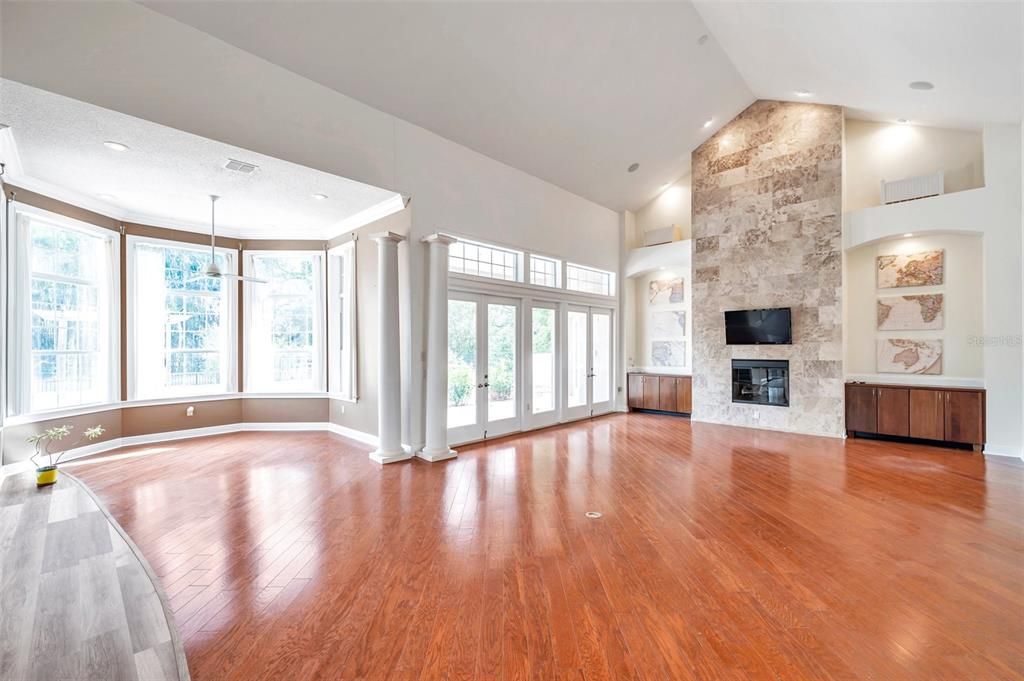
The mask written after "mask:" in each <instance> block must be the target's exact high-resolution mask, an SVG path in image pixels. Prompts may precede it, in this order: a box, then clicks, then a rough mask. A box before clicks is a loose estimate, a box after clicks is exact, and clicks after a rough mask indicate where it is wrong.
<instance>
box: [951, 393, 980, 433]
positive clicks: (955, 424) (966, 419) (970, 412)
mask: <svg viewBox="0 0 1024 681" xmlns="http://www.w3.org/2000/svg"><path fill="white" fill-rule="evenodd" d="M945 411H946V424H945V425H946V437H945V439H946V440H949V441H950V442H963V443H966V444H973V445H977V444H980V443H982V442H984V441H985V395H984V393H979V392H965V391H962V390H956V391H954V390H947V391H946V409H945Z"/></svg>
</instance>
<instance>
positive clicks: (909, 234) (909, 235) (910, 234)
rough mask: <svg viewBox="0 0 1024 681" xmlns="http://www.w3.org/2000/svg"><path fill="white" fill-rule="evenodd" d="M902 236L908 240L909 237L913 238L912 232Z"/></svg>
mask: <svg viewBox="0 0 1024 681" xmlns="http://www.w3.org/2000/svg"><path fill="white" fill-rule="evenodd" d="M903 236H904V237H906V238H907V239H909V238H910V237H912V236H914V233H913V232H907V233H906V234H904V235H903Z"/></svg>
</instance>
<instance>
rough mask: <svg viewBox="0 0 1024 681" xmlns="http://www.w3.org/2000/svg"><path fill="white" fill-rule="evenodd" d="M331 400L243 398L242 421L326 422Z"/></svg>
mask: <svg viewBox="0 0 1024 681" xmlns="http://www.w3.org/2000/svg"><path fill="white" fill-rule="evenodd" d="M328 402H329V400H328V399H327V398H324V397H310V398H288V399H280V400H278V399H274V398H256V399H249V400H242V421H243V422H245V423H326V422H327V420H328V415H329V412H330V407H329V406H328V404H327V403H328Z"/></svg>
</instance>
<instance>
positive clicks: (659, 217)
mask: <svg viewBox="0 0 1024 681" xmlns="http://www.w3.org/2000/svg"><path fill="white" fill-rule="evenodd" d="M671 225H679V227H680V228H681V231H682V237H681V238H682V239H689V238H690V176H689V175H685V176H683V177H681V178H679V179H678V180H676V181H675V182H673V183H672V186H670V187H669V188H667V189H666V190H665V191H663V192H661V193H660V194H658V196H656V197H654V198H653V199H652V200H651V201H650V202H649V203H648V204H647V205H646V206H644V207H643V208H641V209H640V210H638V211H636V226H637V232H639V238H640V242H641V243H640V244H637V245H638V246H639V245H643V244H642V242H643V235H644V233H645V232H649V231H651V230H652V229H661V228H662V227H669V226H671Z"/></svg>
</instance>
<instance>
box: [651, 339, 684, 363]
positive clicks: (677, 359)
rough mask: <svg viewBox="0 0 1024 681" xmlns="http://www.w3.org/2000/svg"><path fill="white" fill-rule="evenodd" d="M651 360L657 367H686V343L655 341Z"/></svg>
mask: <svg viewBox="0 0 1024 681" xmlns="http://www.w3.org/2000/svg"><path fill="white" fill-rule="evenodd" d="M651 360H652V361H653V362H654V366H657V367H681V366H686V341H654V342H653V343H651Z"/></svg>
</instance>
